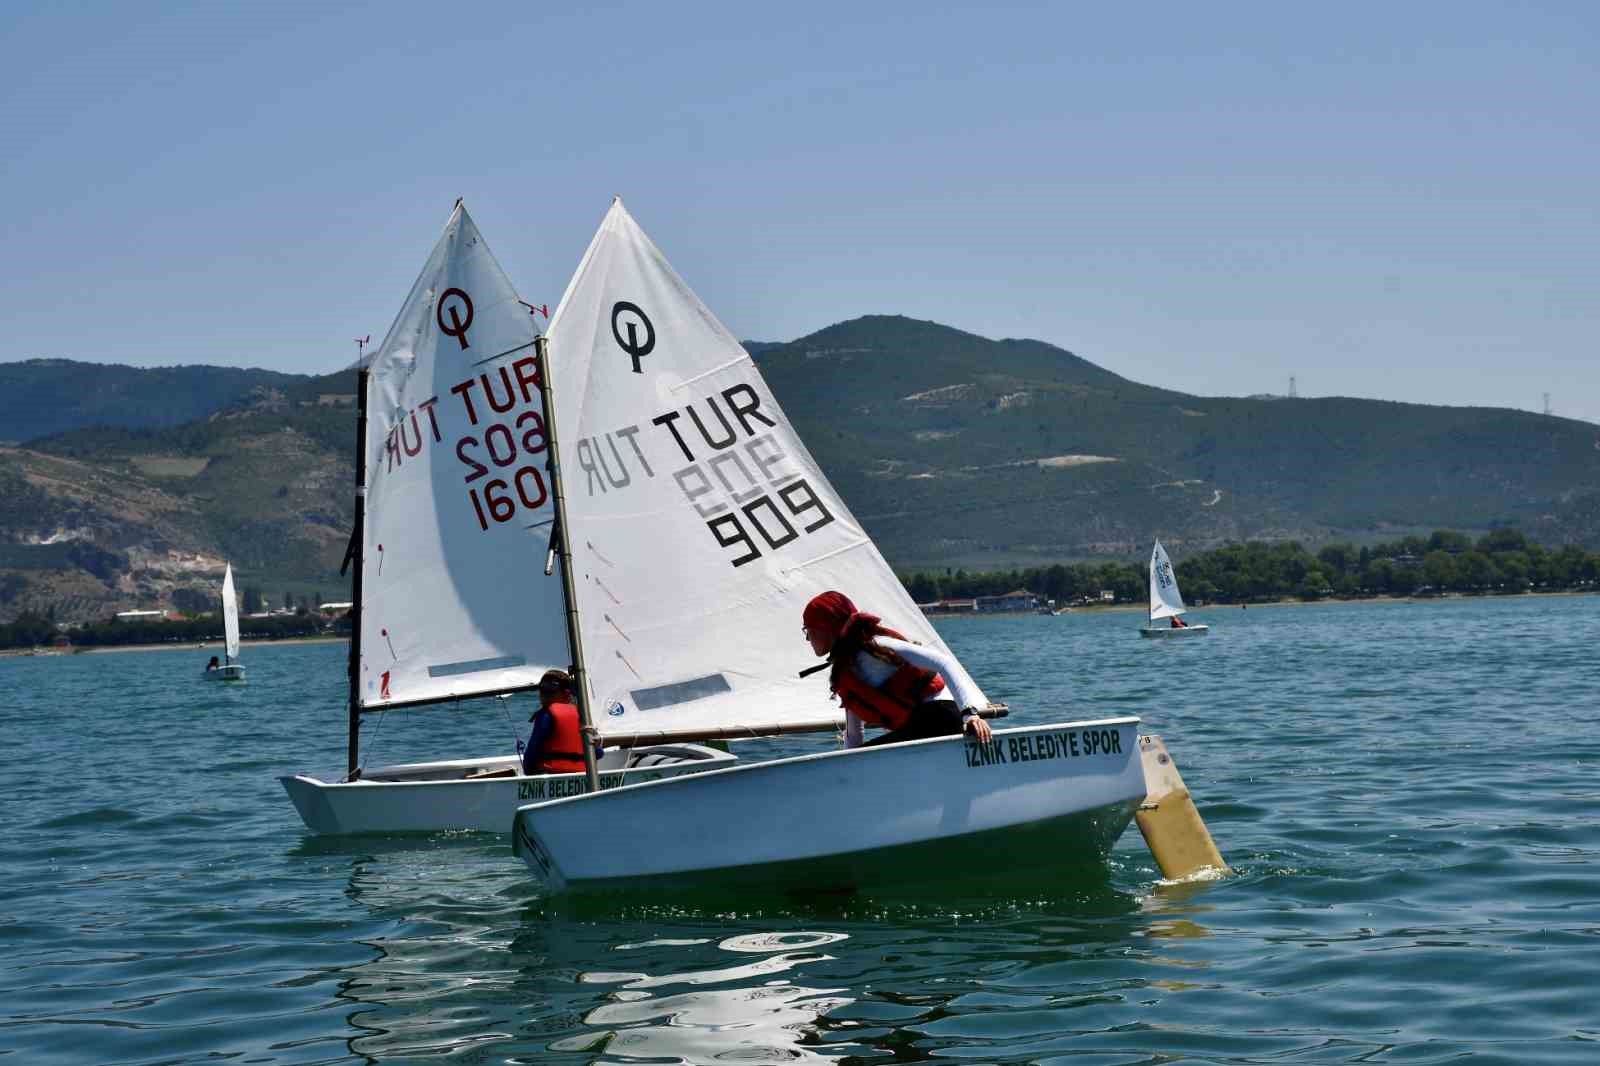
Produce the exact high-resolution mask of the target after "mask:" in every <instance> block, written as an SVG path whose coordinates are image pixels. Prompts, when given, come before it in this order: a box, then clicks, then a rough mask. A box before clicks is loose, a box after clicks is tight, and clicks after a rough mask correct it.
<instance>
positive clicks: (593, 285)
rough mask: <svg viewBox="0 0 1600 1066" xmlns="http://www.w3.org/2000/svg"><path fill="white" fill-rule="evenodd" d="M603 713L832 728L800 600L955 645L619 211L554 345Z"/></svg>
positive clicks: (557, 320)
mask: <svg viewBox="0 0 1600 1066" xmlns="http://www.w3.org/2000/svg"><path fill="white" fill-rule="evenodd" d="M548 339H549V346H550V361H551V364H552V369H551V371H550V374H551V387H552V389H553V392H554V407H555V410H556V411H557V412H558V413H559V415H560V425H559V430H560V439H561V443H560V452H561V464H562V471H563V477H564V484H565V497H566V500H565V503H566V511H565V513H564V514H563V515H562V521H563V523H564V525H565V527H566V532H567V534H568V536H569V537H570V545H571V550H572V554H573V558H574V561H575V562H574V576H575V586H576V599H577V603H576V607H577V610H578V615H579V619H580V624H581V641H582V645H583V649H584V654H585V659H586V673H587V680H588V683H589V689H590V706H591V707H592V708H593V711H592V715H593V718H594V724H595V726H596V727H597V728H598V729H599V730H600V732H601V733H602V735H605V736H608V737H618V736H642V737H651V736H663V735H672V736H696V735H697V736H715V735H740V734H741V733H744V732H749V733H761V732H774V731H784V730H792V729H802V728H829V727H832V726H834V725H837V724H840V723H842V722H843V712H842V711H841V710H840V709H839V707H838V705H837V704H834V703H831V702H830V701H829V697H828V691H827V686H826V679H825V678H824V677H811V678H806V679H802V678H800V677H798V676H797V671H796V667H797V665H804V664H805V663H806V662H807V661H808V660H809V658H810V654H811V653H810V652H809V650H808V649H807V647H806V645H805V642H804V640H803V639H802V637H801V631H800V630H801V626H800V615H801V611H802V608H803V607H804V605H805V603H806V602H807V601H808V600H809V599H810V598H811V597H812V596H814V595H816V594H817V593H819V592H822V591H825V590H828V589H838V590H840V591H843V592H845V593H846V594H848V595H849V596H850V597H852V598H853V599H854V600H855V601H856V602H857V603H858V604H860V605H861V606H862V609H863V610H870V611H872V612H873V613H874V614H880V615H882V617H883V619H884V623H885V624H886V625H888V626H890V627H892V628H894V629H896V630H898V631H900V632H901V633H904V634H906V636H908V637H909V638H910V639H912V640H915V641H919V642H921V643H923V644H928V645H932V646H934V647H937V648H939V649H941V650H946V651H947V650H948V649H947V648H945V645H944V642H943V641H942V640H941V639H940V638H939V635H938V633H937V632H935V631H934V629H933V627H932V626H931V625H930V624H929V623H928V621H927V620H926V618H924V617H923V614H922V612H921V611H919V610H918V609H917V607H916V605H915V603H913V602H912V600H911V597H910V596H909V595H907V593H906V591H905V589H904V588H903V586H902V585H901V584H900V581H899V579H898V578H896V577H895V575H894V572H893V571H892V570H891V569H890V568H889V565H888V564H887V563H886V562H885V561H884V559H883V556H882V555H880V554H879V552H878V549H877V548H876V546H874V545H873V543H872V541H871V539H870V538H869V537H868V536H867V534H866V533H865V532H864V531H863V530H862V528H861V525H860V524H859V523H858V522H857V521H856V519H855V517H854V516H853V515H852V514H851V513H850V510H849V508H848V507H846V506H845V503H844V501H843V499H841V498H840V496H839V495H838V493H837V492H835V491H834V489H833V486H832V485H830V484H829V483H828V480H827V478H826V477H824V476H823V474H822V471H821V469H820V468H819V467H818V466H817V463H816V461H815V460H814V459H813V458H812V457H811V454H810V452H809V451H807V449H806V447H805V445H804V444H803V443H802V442H801V440H800V438H799V436H798V435H797V434H796V433H795V431H794V430H793V428H792V427H791V425H790V423H789V420H788V418H787V417H786V416H785V415H784V413H783V409H782V408H781V407H780V406H779V405H778V402H777V400H776V399H774V398H773V395H772V393H771V391H769V390H768V388H767V385H766V382H765V381H763V380H762V377H761V374H760V373H759V371H758V370H757V369H756V365H755V362H754V361H753V360H752V359H751V357H750V355H749V353H748V352H746V351H745V350H744V348H743V347H741V346H740V344H739V342H738V341H737V340H736V339H735V338H734V336H733V334H731V333H730V332H729V331H728V330H727V329H726V328H725V327H724V326H723V325H722V323H721V322H719V321H718V320H717V318H716V316H714V315H713V314H712V313H711V311H710V310H709V309H707V308H706V306H705V305H704V304H703V303H701V301H700V300H699V298H698V297H697V296H696V295H695V294H694V293H693V292H692V291H691V290H690V288H689V286H688V285H687V284H685V283H684V281H683V279H682V278H680V277H679V276H678V274H677V273H676V272H675V271H674V270H673V268H672V266H671V265H670V264H669V263H668V262H667V260H666V258H665V257H664V256H663V255H662V254H661V252H660V251H659V250H658V249H657V248H656V246H655V245H654V244H653V243H652V242H651V241H650V238H649V237H647V236H646V235H645V234H644V232H643V231H642V230H641V229H640V228H639V226H638V225H637V223H635V222H634V220H633V218H632V217H631V216H630V215H629V214H628V212H627V211H626V209H624V207H623V206H622V202H621V201H620V199H619V200H617V201H616V202H614V203H613V204H612V205H611V209H610V211H609V213H608V214H607V215H606V217H605V220H604V222H603V223H602V225H601V227H600V230H599V232H598V233H596V235H595V238H594V240H593V242H592V243H591V244H590V246H589V248H588V251H587V252H586V253H585V254H584V257H583V260H582V262H581V263H580V264H579V267H578V270H577V273H576V274H575V275H574V276H573V279H572V281H571V283H570V284H569V286H568V288H567V291H566V293H565V295H564V296H563V298H562V301H561V305H560V307H559V308H558V310H557V312H556V314H555V317H554V318H553V319H552V321H551V324H550V330H549V338H548Z"/></svg>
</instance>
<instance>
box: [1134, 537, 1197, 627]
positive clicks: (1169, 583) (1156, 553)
mask: <svg viewBox="0 0 1600 1066" xmlns="http://www.w3.org/2000/svg"><path fill="white" fill-rule="evenodd" d="M1188 610H1189V608H1187V607H1185V606H1184V605H1183V594H1182V593H1181V592H1179V591H1178V575H1177V574H1176V573H1175V572H1173V569H1172V560H1171V559H1168V558H1167V550H1166V549H1165V548H1163V547H1162V546H1161V542H1160V541H1159V540H1158V541H1156V546H1155V548H1154V549H1153V550H1152V551H1151V552H1150V620H1149V622H1148V624H1147V625H1145V627H1144V628H1143V629H1140V630H1139V635H1140V636H1141V637H1185V636H1199V635H1200V634H1202V633H1208V632H1210V627H1209V626H1205V625H1199V624H1195V625H1188V624H1185V623H1183V622H1182V621H1181V616H1182V615H1183V614H1184V613H1185V612H1187V611H1188ZM1163 618H1170V619H1172V620H1173V621H1172V622H1169V623H1168V624H1167V625H1164V626H1158V625H1156V622H1158V621H1160V620H1161V619H1163Z"/></svg>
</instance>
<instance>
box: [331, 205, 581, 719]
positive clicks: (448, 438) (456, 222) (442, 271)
mask: <svg viewBox="0 0 1600 1066" xmlns="http://www.w3.org/2000/svg"><path fill="white" fill-rule="evenodd" d="M537 332H538V331H537V329H536V328H535V325H534V322H533V318H532V315H531V314H530V313H529V311H528V309H527V307H526V306H525V305H523V304H522V303H520V302H519V301H518V299H517V294H516V291H515V290H514V289H513V288H512V286H511V282H510V280H509V279H507V277H506V275H505V273H504V271H502V270H501V269H500V264H499V263H498V262H496V261H495V258H494V256H493V255H492V254H490V252H489V248H488V245H486V244H485V243H484V241H483V237H482V236H481V235H480V234H479V233H478V229H477V227H476V226H475V225H473V222H472V219H471V217H469V216H468V214H467V211H466V208H465V207H463V206H461V205H460V204H459V203H458V204H457V205H456V208H455V210H454V211H453V212H452V213H451V215H450V221H449V223H448V224H447V225H446V226H445V231H444V235H443V236H442V237H440V238H439V243H438V244H437V245H436V246H435V247H434V249H433V254H432V255H431V256H429V257H428V262H427V265H426V266H424V267H423V269H422V273H421V275H420V276H418V278H417V281H416V284H414V285H413V286H412V287H411V294H410V296H408V297H407V298H406V302H405V306H404V307H402V308H401V311H400V314H399V317H397V318H396V319H395V322H394V325H392V326H391V327H389V333H388V336H386V337H385V338H384V340H383V344H382V346H381V347H380V348H379V349H378V350H377V352H376V353H375V354H374V355H373V357H372V363H371V372H370V379H369V384H368V392H367V404H368V419H367V438H366V470H367V480H366V515H365V525H364V536H363V542H362V586H361V587H362V594H361V595H362V602H361V604H360V605H359V611H358V617H359V619H360V625H361V667H360V682H359V692H360V700H361V704H362V706H363V707H368V708H370V707H378V706H394V705H399V704H408V703H425V702H430V701H436V700H443V699H450V698H453V697H463V696H475V695H484V694H487V693H492V692H504V691H507V690H510V689H515V688H520V687H524V686H528V685H533V684H537V682H538V679H539V675H540V674H541V673H543V672H544V670H546V669H547V668H549V667H551V666H560V667H565V666H566V665H568V663H569V662H570V659H571V656H570V652H569V651H568V647H567V638H566V630H565V628H564V622H563V619H564V603H563V599H562V594H561V582H560V581H558V580H555V579H553V578H547V577H546V576H545V574H544V567H543V566H542V565H541V563H542V560H543V558H544V553H545V547H546V545H547V544H548V541H549V535H550V522H551V517H552V509H551V504H550V492H549V487H548V481H547V478H546V470H545V463H546V459H547V456H546V454H545V451H546V448H547V442H546V439H545V429H544V409H543V406H542V405H541V403H540V399H539V378H538V373H537V370H536V362H535V359H534V352H533V341H534V337H535V335H536V334H537Z"/></svg>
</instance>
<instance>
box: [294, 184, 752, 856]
mask: <svg viewBox="0 0 1600 1066" xmlns="http://www.w3.org/2000/svg"><path fill="white" fill-rule="evenodd" d="M537 332H538V331H537V329H536V327H535V325H534V321H533V317H532V315H531V314H530V313H529V311H528V310H527V305H525V304H523V303H522V302H521V301H520V300H518V298H517V293H516V290H515V289H514V288H513V287H512V285H511V282H510V280H509V279H508V278H507V277H506V275H505V273H504V271H502V270H501V268H500V264H499V263H498V262H497V261H496V260H495V258H494V256H493V254H492V253H491V252H490V251H489V248H488V246H487V244H485V243H484V240H483V237H482V235H481V234H480V233H479V232H478V228H477V226H476V225H474V224H473V221H472V219H471V217H470V216H469V215H468V214H467V211H466V209H465V207H463V206H462V205H461V204H460V203H459V202H458V203H457V205H456V207H455V209H454V211H452V212H451V215H450V220H449V222H448V224H447V225H446V226H445V231H444V234H443V236H441V237H440V239H439V241H438V244H437V245H436V246H435V247H434V249H433V253H432V255H430V256H429V258H428V261H427V263H426V265H425V266H424V267H423V270H422V273H421V274H420V275H419V276H418V277H417V280H416V283H415V284H414V285H413V286H412V288H411V293H410V295H409V296H408V297H407V299H406V302H405V305H404V306H403V307H402V308H401V311H400V314H399V316H398V317H397V318H396V319H395V322H394V325H393V326H391V327H390V329H389V333H388V335H387V336H386V337H385V338H384V341H383V344H382V345H381V346H380V347H379V348H378V350H377V351H376V352H375V353H374V354H373V356H372V358H371V360H370V362H368V363H367V364H366V365H364V366H363V367H362V368H361V372H360V380H359V386H358V395H359V403H360V419H359V428H358V430H357V448H358V452H357V454H358V463H357V472H356V478H357V493H356V523H357V530H356V534H355V535H354V537H353V538H352V551H351V556H352V558H353V560H354V564H355V577H354V582H353V592H354V600H355V604H356V607H355V618H354V631H353V633H352V639H351V647H350V665H349V671H350V698H349V713H348V745H347V746H348V758H347V761H346V769H345V772H344V773H343V774H342V775H340V774H333V775H327V776H324V777H318V776H316V775H313V774H309V773H301V774H291V775H286V776H284V777H281V778H280V779H279V780H280V781H282V783H283V786H284V788H285V789H286V790H287V791H288V794H289V797H290V798H291V799H292V800H293V801H294V804H295V807H296V808H297V809H298V810H299V812H300V816H301V818H302V819H304V821H305V823H306V825H307V826H308V827H310V828H311V829H313V830H315V831H317V832H319V833H358V832H401V831H429V830H443V829H480V830H487V831H491V832H498V833H504V832H506V830H507V828H508V827H509V826H510V824H511V815H512V812H513V811H514V810H515V809H516V807H517V805H518V804H519V803H524V802H526V801H528V800H529V799H539V798H544V797H547V796H558V795H567V794H570V793H571V792H574V791H580V790H582V788H583V787H584V785H585V782H584V779H583V775H581V774H541V775H536V776H523V775H522V773H521V761H520V759H519V757H518V755H517V753H516V752H514V751H506V752H504V753H503V754H500V755H491V756H486V757H477V758H464V759H448V760H444V761H436V762H424V763H410V764H402V765H392V766H379V767H365V766H362V765H361V761H360V759H359V754H360V724H361V718H362V715H364V714H371V713H387V712H392V711H396V710H398V709H402V708H420V707H426V706H430V705H437V704H441V703H447V702H454V701H457V700H461V699H468V698H473V697H484V696H494V695H501V694H507V693H513V692H520V691H526V690H532V689H533V688H535V686H537V684H538V681H539V678H540V676H541V675H542V674H543V673H544V671H545V670H546V669H549V668H551V667H560V668H565V667H567V666H568V664H570V663H571V662H572V661H573V656H572V651H571V646H570V642H569V634H568V630H567V626H566V622H565V618H566V615H567V607H566V600H565V596H564V595H563V590H562V581H561V580H559V579H554V578H551V577H550V576H548V569H547V568H546V567H545V566H542V565H541V564H542V563H543V562H544V560H545V555H546V548H547V545H548V538H549V534H550V526H551V522H552V520H553V516H554V511H553V508H552V505H551V499H550V489H549V485H548V482H547V479H546V466H545V461H546V456H545V449H546V439H545V427H544V404H543V400H542V397H541V395H540V389H541V383H540V380H539V376H538V372H537V370H536V366H535V360H534V354H533V346H534V338H535V336H536V335H537ZM534 699H535V697H533V696H531V695H530V696H527V697H525V698H524V701H523V703H522V705H523V706H526V707H530V708H531V707H532V706H533V705H534V703H533V701H534ZM734 761H735V760H734V758H733V757H732V756H731V755H728V754H726V753H724V752H719V751H714V750H712V749H710V748H706V747H702V746H699V745H690V744H679V745H668V746H657V747H654V748H650V749H630V748H626V747H621V746H612V747H611V748H610V749H608V750H607V751H606V753H605V755H604V757H603V758H602V760H601V762H600V764H599V767H598V783H599V784H601V785H604V786H613V785H616V784H619V783H622V782H625V781H634V780H644V779H650V778H654V777H659V776H662V775H665V774H671V773H678V772H683V771H685V770H694V769H702V768H711V767H716V766H723V765H728V764H731V763H732V762H734Z"/></svg>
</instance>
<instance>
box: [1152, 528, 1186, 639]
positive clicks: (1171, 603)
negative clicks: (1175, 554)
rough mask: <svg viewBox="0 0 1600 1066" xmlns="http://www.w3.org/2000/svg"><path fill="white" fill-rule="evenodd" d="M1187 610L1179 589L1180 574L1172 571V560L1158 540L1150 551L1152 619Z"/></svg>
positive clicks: (1167, 616)
mask: <svg viewBox="0 0 1600 1066" xmlns="http://www.w3.org/2000/svg"><path fill="white" fill-rule="evenodd" d="M1186 610H1188V608H1187V607H1185V606H1184V605H1183V595H1182V593H1180V592H1179V591H1178V575H1177V574H1175V573H1173V572H1172V560H1171V559H1168V558H1167V550H1166V549H1165V548H1163V547H1162V546H1161V542H1160V541H1159V540H1158V541H1156V546H1155V550H1154V551H1152V552H1151V553H1150V620H1151V621H1152V622H1153V621H1155V620H1156V619H1157V618H1170V617H1172V616H1173V615H1179V614H1182V613H1183V612H1184V611H1186Z"/></svg>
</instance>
